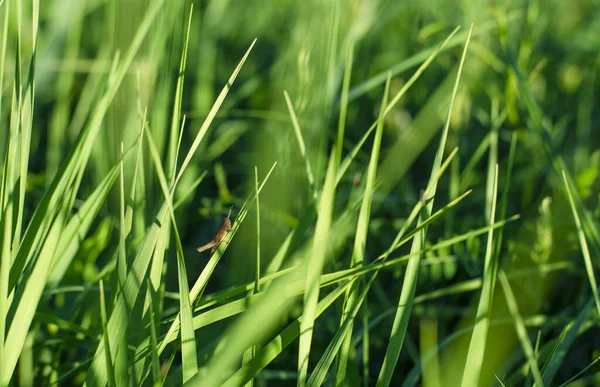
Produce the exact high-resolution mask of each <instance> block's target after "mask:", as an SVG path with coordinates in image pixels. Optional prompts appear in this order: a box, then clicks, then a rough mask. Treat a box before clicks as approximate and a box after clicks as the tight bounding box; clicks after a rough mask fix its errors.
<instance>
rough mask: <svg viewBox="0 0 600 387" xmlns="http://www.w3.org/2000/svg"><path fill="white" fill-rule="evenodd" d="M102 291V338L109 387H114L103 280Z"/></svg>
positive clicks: (101, 283) (100, 284) (100, 292)
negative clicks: (104, 347) (104, 346)
mask: <svg viewBox="0 0 600 387" xmlns="http://www.w3.org/2000/svg"><path fill="white" fill-rule="evenodd" d="M98 286H99V288H100V291H99V292H98V294H99V296H100V320H101V322H102V324H101V325H102V337H103V339H104V345H106V348H107V350H106V353H105V360H106V369H107V371H108V386H109V387H114V386H115V385H116V383H115V369H114V367H113V363H112V356H111V355H110V347H109V345H108V326H107V321H108V319H107V317H106V302H105V301H104V285H103V282H102V280H100V282H99V284H98Z"/></svg>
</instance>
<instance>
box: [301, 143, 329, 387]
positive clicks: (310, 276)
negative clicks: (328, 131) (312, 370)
mask: <svg viewBox="0 0 600 387" xmlns="http://www.w3.org/2000/svg"><path fill="white" fill-rule="evenodd" d="M334 154H335V153H333V154H332V155H331V157H330V160H329V165H328V167H327V175H326V176H325V184H324V186H323V192H322V193H321V196H320V200H319V210H318V215H317V225H316V228H315V237H314V244H313V249H312V255H311V256H310V258H309V261H308V262H307V273H306V291H305V293H304V309H303V313H302V317H303V318H302V323H301V324H300V331H301V332H302V333H301V334H300V345H299V349H298V386H299V387H302V386H304V385H305V383H306V378H307V373H308V357H309V355H310V347H311V342H312V335H313V328H314V323H315V318H316V310H317V303H318V301H319V279H320V278H321V273H322V272H323V265H324V264H325V259H326V256H327V246H328V241H329V228H330V227H331V217H332V212H333V202H334V199H335V176H336V168H335V164H334Z"/></svg>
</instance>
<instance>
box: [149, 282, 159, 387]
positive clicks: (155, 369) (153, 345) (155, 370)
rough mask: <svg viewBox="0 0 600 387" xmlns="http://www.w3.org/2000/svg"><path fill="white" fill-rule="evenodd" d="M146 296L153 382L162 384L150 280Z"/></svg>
mask: <svg viewBox="0 0 600 387" xmlns="http://www.w3.org/2000/svg"><path fill="white" fill-rule="evenodd" d="M146 297H147V302H148V305H149V308H148V311H149V315H148V317H149V320H150V353H151V356H152V361H151V365H152V367H151V368H152V384H153V385H154V386H157V385H160V363H159V360H158V340H157V338H156V326H155V323H156V313H155V312H154V305H155V302H156V301H155V296H154V295H153V290H152V286H151V284H150V281H148V282H147V286H146Z"/></svg>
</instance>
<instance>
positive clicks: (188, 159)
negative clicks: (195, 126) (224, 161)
mask: <svg viewBox="0 0 600 387" xmlns="http://www.w3.org/2000/svg"><path fill="white" fill-rule="evenodd" d="M255 43H256V39H254V41H253V42H252V44H250V47H249V48H248V50H247V51H246V53H245V54H244V56H243V57H242V59H241V60H240V63H239V64H238V65H237V67H236V68H235V70H233V73H232V74H231V76H230V77H229V80H228V81H227V84H226V85H225V87H223V90H221V93H220V94H219V96H218V97H217V99H216V101H215V103H214V104H213V106H212V108H211V109H210V111H209V112H208V115H207V116H206V119H205V120H204V122H203V123H202V126H201V127H200V130H199V131H198V134H197V135H196V137H195V138H194V141H193V142H192V145H191V147H190V150H189V151H188V154H187V155H186V156H185V159H184V160H183V163H182V164H181V168H180V169H179V173H178V174H177V178H176V179H175V185H177V183H178V182H179V180H180V179H181V176H182V175H183V173H184V172H185V170H186V168H187V166H188V165H189V163H190V162H191V161H192V156H194V153H196V150H197V149H198V147H199V146H200V142H201V141H202V139H204V136H205V135H206V132H207V131H208V128H209V127H210V124H211V123H212V121H213V119H214V118H215V116H216V114H217V112H218V111H219V108H220V107H221V105H222V104H223V101H224V100H225V97H226V96H227V93H228V92H229V90H230V89H231V86H232V85H233V82H234V81H235V79H236V78H237V76H238V74H239V72H240V70H241V69H242V66H243V65H244V62H245V61H246V59H247V58H248V55H250V51H252V47H254V44H255Z"/></svg>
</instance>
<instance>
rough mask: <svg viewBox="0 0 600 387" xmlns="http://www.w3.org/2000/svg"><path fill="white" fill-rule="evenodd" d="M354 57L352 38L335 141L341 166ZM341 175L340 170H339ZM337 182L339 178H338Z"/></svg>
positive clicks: (347, 51)
mask: <svg viewBox="0 0 600 387" xmlns="http://www.w3.org/2000/svg"><path fill="white" fill-rule="evenodd" d="M353 59H354V42H353V41H352V40H350V41H349V42H348V44H347V47H346V60H345V62H344V79H343V80H342V93H341V96H340V115H339V117H338V131H337V140H336V143H335V150H336V153H335V165H336V168H339V166H340V161H341V160H342V150H343V149H344V146H343V145H344V129H345V127H346V115H347V112H348V92H349V90H350V78H351V75H352V61H353ZM338 175H339V170H338ZM336 181H337V182H339V180H337V179H336Z"/></svg>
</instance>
